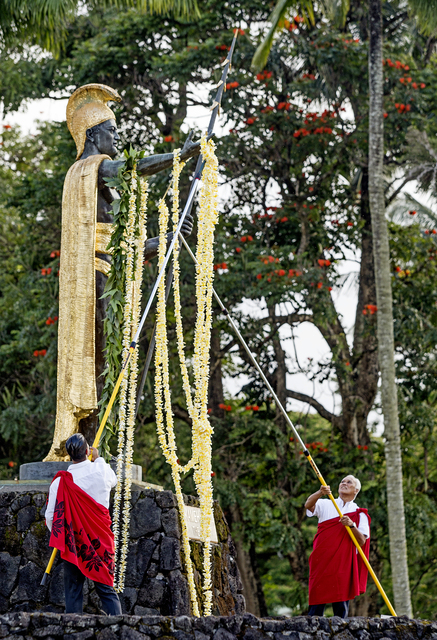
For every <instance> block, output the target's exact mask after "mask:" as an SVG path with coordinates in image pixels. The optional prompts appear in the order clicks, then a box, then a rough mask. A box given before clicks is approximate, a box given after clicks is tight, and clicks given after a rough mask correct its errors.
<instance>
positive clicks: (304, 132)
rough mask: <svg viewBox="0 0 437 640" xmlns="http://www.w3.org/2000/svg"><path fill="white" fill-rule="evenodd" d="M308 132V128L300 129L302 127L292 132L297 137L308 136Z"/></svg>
mask: <svg viewBox="0 0 437 640" xmlns="http://www.w3.org/2000/svg"><path fill="white" fill-rule="evenodd" d="M310 133H311V131H308V129H302V128H301V129H298V130H297V131H295V132H294V133H293V136H294V137H295V138H299V136H303V137H305V136H309V135H310Z"/></svg>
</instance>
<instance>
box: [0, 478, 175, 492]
mask: <svg viewBox="0 0 437 640" xmlns="http://www.w3.org/2000/svg"><path fill="white" fill-rule="evenodd" d="M50 482H51V481H50V480H0V493H9V492H11V491H20V492H23V493H25V492H27V491H41V492H42V493H48V490H49V487H50ZM144 489H155V491H164V487H162V486H161V485H159V484H152V483H151V482H143V481H142V480H134V481H133V482H132V491H144Z"/></svg>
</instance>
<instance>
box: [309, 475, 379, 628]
mask: <svg viewBox="0 0 437 640" xmlns="http://www.w3.org/2000/svg"><path fill="white" fill-rule="evenodd" d="M360 489H361V483H360V481H359V480H358V478H355V477H354V476H352V475H348V476H346V477H345V478H343V480H342V481H341V482H340V485H339V489H338V492H339V497H338V498H337V499H336V502H337V504H338V506H339V508H340V511H341V512H342V513H343V517H342V518H341V519H340V518H339V517H338V512H337V510H336V508H335V506H334V505H333V504H332V501H331V499H325V500H322V499H321V498H323V497H324V496H328V495H329V494H330V493H331V489H330V487H325V486H321V487H320V489H319V491H316V493H313V494H312V495H311V496H310V497H309V498H308V499H307V501H306V503H305V508H306V510H307V516H308V517H312V516H317V518H318V521H319V526H318V532H317V535H316V537H315V538H314V543H313V549H314V550H313V553H312V554H311V556H310V580H309V603H310V607H309V611H308V615H319V616H322V615H323V613H324V610H325V606H326V604H328V603H332V606H333V611H334V615H337V616H340V617H341V618H346V617H347V614H348V610H349V600H351V599H353V598H354V597H355V596H356V595H359V594H360V593H364V591H365V589H366V582H367V570H366V568H365V565H364V563H363V562H362V560H361V557H359V556H357V554H358V551H357V549H356V548H355V546H354V545H353V543H352V541H351V539H350V536H349V534H348V533H347V531H346V529H345V528H344V527H346V526H348V527H350V528H351V529H352V532H353V534H354V536H355V538H356V540H357V542H358V543H359V545H360V546H361V547H363V548H364V551H365V553H366V555H368V547H369V539H370V527H369V522H370V517H369V515H368V513H367V510H366V509H360V507H358V505H357V504H356V502H355V498H356V496H357V494H358V492H359V491H360Z"/></svg>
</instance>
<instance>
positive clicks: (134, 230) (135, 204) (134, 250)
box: [107, 150, 148, 592]
mask: <svg viewBox="0 0 437 640" xmlns="http://www.w3.org/2000/svg"><path fill="white" fill-rule="evenodd" d="M137 155H138V156H139V157H141V154H136V153H135V152H132V150H131V153H130V154H129V155H128V157H127V161H128V162H127V163H126V166H125V168H124V170H123V171H122V173H121V175H120V176H119V180H121V182H122V184H121V185H120V184H119V183H117V185H114V186H118V187H119V188H120V186H121V187H122V189H121V190H122V197H121V199H120V201H118V203H117V206H116V207H115V209H116V213H119V215H118V219H117V216H116V222H115V226H116V230H118V231H120V227H122V229H123V232H122V234H121V236H120V234H118V235H119V236H120V237H119V238H118V251H119V252H122V255H123V258H124V260H123V268H122V270H121V271H122V274H121V278H120V274H118V283H117V284H118V293H119V292H120V290H121V291H123V294H124V295H123V299H122V308H123V321H122V351H121V354H120V353H119V354H118V355H119V356H121V361H124V360H125V358H126V357H127V354H128V352H129V345H130V343H131V341H132V338H133V335H134V333H135V332H136V330H137V327H138V324H139V320H140V313H141V283H142V276H143V255H144V246H145V242H146V223H147V214H146V212H147V193H148V183H147V181H146V180H144V179H142V178H140V179H138V176H137V172H136V159H137ZM110 186H112V184H111V185H110ZM126 200H127V203H126ZM126 204H127V207H126ZM126 209H127V211H126ZM120 212H121V213H122V214H123V213H124V214H125V215H124V216H123V215H120ZM126 214H127V215H126ZM117 223H118V224H117ZM118 257H120V256H118ZM118 266H119V265H118ZM116 268H117V261H114V262H113V264H112V268H111V272H110V275H109V279H108V285H109V286H114V282H113V281H114V280H116V279H117V275H116V274H114V273H113V272H114V270H115V269H116ZM111 276H112V278H111ZM107 289H109V287H108V286H107ZM119 311H120V310H119ZM119 315H120V314H119ZM118 319H120V318H118ZM108 351H109V353H112V356H114V353H113V351H114V350H113V349H112V350H111V349H108ZM119 360H120V358H119ZM137 377H138V352H137V350H135V351H134V352H133V354H132V356H131V359H130V362H129V370H128V372H127V375H125V376H124V378H123V380H122V384H121V388H120V395H119V403H118V404H119V409H118V430H117V431H118V456H117V478H118V483H117V488H116V492H115V497H114V514H113V515H114V518H113V530H114V541H115V558H116V560H118V561H116V562H115V580H114V584H115V589H116V591H118V592H121V591H123V589H124V576H125V571H126V558H127V552H128V544H129V523H130V497H131V481H132V457H133V444H134V429H135V408H136V388H137ZM122 500H123V510H122V518H121V503H122Z"/></svg>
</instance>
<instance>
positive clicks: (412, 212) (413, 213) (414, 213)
mask: <svg viewBox="0 0 437 640" xmlns="http://www.w3.org/2000/svg"><path fill="white" fill-rule="evenodd" d="M408 213H409V214H410V216H415V215H416V213H417V211H409V212H408Z"/></svg>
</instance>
